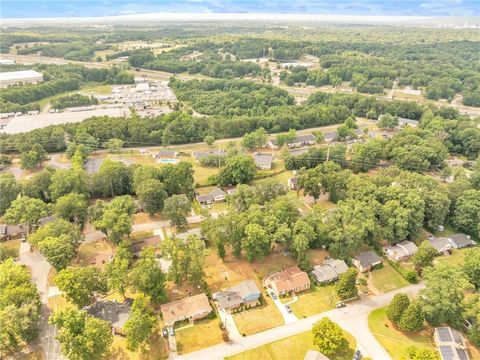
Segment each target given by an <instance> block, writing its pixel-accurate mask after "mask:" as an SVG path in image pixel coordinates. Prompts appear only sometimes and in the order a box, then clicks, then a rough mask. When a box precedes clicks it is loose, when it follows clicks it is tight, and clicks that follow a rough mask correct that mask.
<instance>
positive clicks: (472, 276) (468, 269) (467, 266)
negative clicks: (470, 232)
mask: <svg viewBox="0 0 480 360" xmlns="http://www.w3.org/2000/svg"><path fill="white" fill-rule="evenodd" d="M463 272H464V273H465V275H466V276H467V279H468V280H469V281H470V283H471V284H473V285H474V286H475V288H476V289H477V291H478V290H479V289H480V248H478V247H476V248H473V249H467V250H465V260H464V263H463Z"/></svg>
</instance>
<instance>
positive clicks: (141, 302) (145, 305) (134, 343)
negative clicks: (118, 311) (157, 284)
mask: <svg viewBox="0 0 480 360" xmlns="http://www.w3.org/2000/svg"><path fill="white" fill-rule="evenodd" d="M156 324H157V318H156V316H155V314H154V312H153V311H152V309H151V308H150V299H149V298H148V297H147V296H145V295H144V294H138V295H137V297H136V298H135V300H134V301H133V304H132V311H131V314H130V317H129V319H128V320H127V322H126V323H125V326H124V328H125V334H126V336H127V348H128V350H130V351H136V350H137V349H138V348H139V347H140V346H142V345H145V344H146V343H147V341H148V339H149V338H150V336H151V335H152V333H153V330H154V329H155V325H156Z"/></svg>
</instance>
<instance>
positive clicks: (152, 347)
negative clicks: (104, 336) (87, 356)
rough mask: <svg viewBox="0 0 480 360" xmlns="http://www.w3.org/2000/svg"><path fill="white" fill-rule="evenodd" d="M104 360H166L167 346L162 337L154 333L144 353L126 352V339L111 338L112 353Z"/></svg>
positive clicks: (119, 337)
mask: <svg viewBox="0 0 480 360" xmlns="http://www.w3.org/2000/svg"><path fill="white" fill-rule="evenodd" d="M105 359H106V360H166V359H168V346H167V344H166V341H165V340H164V339H163V337H162V336H161V335H160V334H159V333H158V332H156V333H155V334H154V335H153V336H152V337H151V342H150V344H149V346H147V347H146V349H145V351H144V352H142V351H141V350H138V351H130V350H127V339H126V338H125V337H123V336H118V335H115V336H114V337H113V344H112V351H111V352H110V355H109V356H107V357H106V358H105Z"/></svg>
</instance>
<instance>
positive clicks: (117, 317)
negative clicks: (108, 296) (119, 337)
mask: <svg viewBox="0 0 480 360" xmlns="http://www.w3.org/2000/svg"><path fill="white" fill-rule="evenodd" d="M132 303H133V299H126V300H125V301H124V302H123V303H120V302H117V301H107V300H101V301H96V302H95V303H93V304H92V305H90V306H89V307H88V308H87V313H89V314H90V315H92V316H94V317H96V318H98V319H102V320H105V321H108V322H109V323H110V325H111V326H112V330H113V332H114V333H116V334H123V326H124V325H125V323H126V322H127V320H128V319H129V318H130V313H131V308H132Z"/></svg>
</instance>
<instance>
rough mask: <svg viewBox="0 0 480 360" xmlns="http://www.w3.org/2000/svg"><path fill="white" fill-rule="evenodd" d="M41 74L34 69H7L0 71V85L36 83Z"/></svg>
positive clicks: (40, 80) (41, 77) (41, 76)
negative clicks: (6, 70) (7, 70)
mask: <svg viewBox="0 0 480 360" xmlns="http://www.w3.org/2000/svg"><path fill="white" fill-rule="evenodd" d="M42 81H43V75H42V74H41V73H39V72H37V71H35V70H22V71H9V72H2V73H0V87H7V86H10V85H18V84H37V83H39V82H42Z"/></svg>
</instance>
